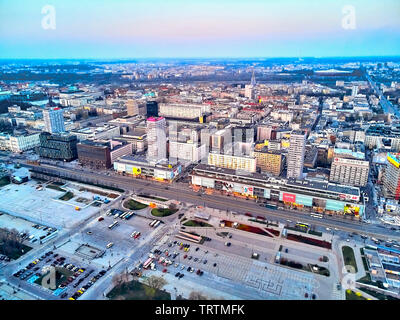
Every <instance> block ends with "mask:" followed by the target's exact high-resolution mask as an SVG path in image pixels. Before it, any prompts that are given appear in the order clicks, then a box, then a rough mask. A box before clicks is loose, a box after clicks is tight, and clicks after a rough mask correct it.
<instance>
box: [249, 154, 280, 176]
mask: <svg viewBox="0 0 400 320" xmlns="http://www.w3.org/2000/svg"><path fill="white" fill-rule="evenodd" d="M253 156H254V157H255V159H256V163H257V168H259V169H260V170H261V171H263V172H267V173H271V174H273V175H275V176H279V175H280V174H281V172H282V170H283V167H284V164H285V158H286V157H285V155H283V154H282V152H281V151H275V150H268V147H264V148H262V149H260V150H254V152H253Z"/></svg>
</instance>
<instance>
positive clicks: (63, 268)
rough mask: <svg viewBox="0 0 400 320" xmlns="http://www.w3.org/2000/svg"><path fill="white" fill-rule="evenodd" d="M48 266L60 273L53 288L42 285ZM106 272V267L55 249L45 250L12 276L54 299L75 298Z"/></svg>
mask: <svg viewBox="0 0 400 320" xmlns="http://www.w3.org/2000/svg"><path fill="white" fill-rule="evenodd" d="M50 267H54V268H56V270H57V273H58V275H60V276H61V275H62V276H61V277H60V279H58V277H57V284H56V288H53V289H49V288H47V287H45V286H43V283H42V280H41V279H42V277H43V276H44V275H46V274H47V273H48V272H49V268H50ZM106 272H107V270H106V269H99V268H95V267H94V266H91V265H89V264H87V263H82V262H81V261H79V260H78V259H74V258H71V257H68V256H67V257H66V255H65V252H63V251H61V250H57V251H47V252H46V253H44V254H43V255H42V256H40V257H37V258H36V259H34V260H33V261H31V262H30V263H28V264H27V265H26V266H24V267H22V268H21V269H19V270H18V271H16V272H15V273H14V274H13V277H14V278H16V279H19V281H26V282H27V283H28V284H30V285H31V286H34V287H36V288H39V289H40V290H43V291H46V292H48V293H50V294H51V295H52V296H53V298H54V299H69V298H71V297H73V299H74V300H76V299H78V298H79V297H80V296H81V295H82V294H83V293H84V292H86V291H87V290H89V288H90V287H91V286H92V285H93V284H94V283H95V282H96V281H97V280H98V279H100V278H101V277H102V276H104V274H105V273H106ZM71 300H72V299H71Z"/></svg>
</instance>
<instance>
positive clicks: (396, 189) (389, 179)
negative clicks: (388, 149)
mask: <svg viewBox="0 0 400 320" xmlns="http://www.w3.org/2000/svg"><path fill="white" fill-rule="evenodd" d="M383 194H384V195H385V197H386V198H394V199H396V200H399V199H400V153H388V155H387V165H386V170H385V174H384V177H383Z"/></svg>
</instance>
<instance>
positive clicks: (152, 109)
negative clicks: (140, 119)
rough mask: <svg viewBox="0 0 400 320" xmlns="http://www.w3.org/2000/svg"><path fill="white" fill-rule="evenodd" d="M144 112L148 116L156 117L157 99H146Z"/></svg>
mask: <svg viewBox="0 0 400 320" xmlns="http://www.w3.org/2000/svg"><path fill="white" fill-rule="evenodd" d="M146 108H147V111H146V114H147V116H148V117H158V102H157V101H147V102H146Z"/></svg>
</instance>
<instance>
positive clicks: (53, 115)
mask: <svg viewBox="0 0 400 320" xmlns="http://www.w3.org/2000/svg"><path fill="white" fill-rule="evenodd" d="M43 120H44V124H45V131H46V132H49V133H61V132H65V125H64V115H63V110H62V109H61V108H52V109H47V110H43Z"/></svg>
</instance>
